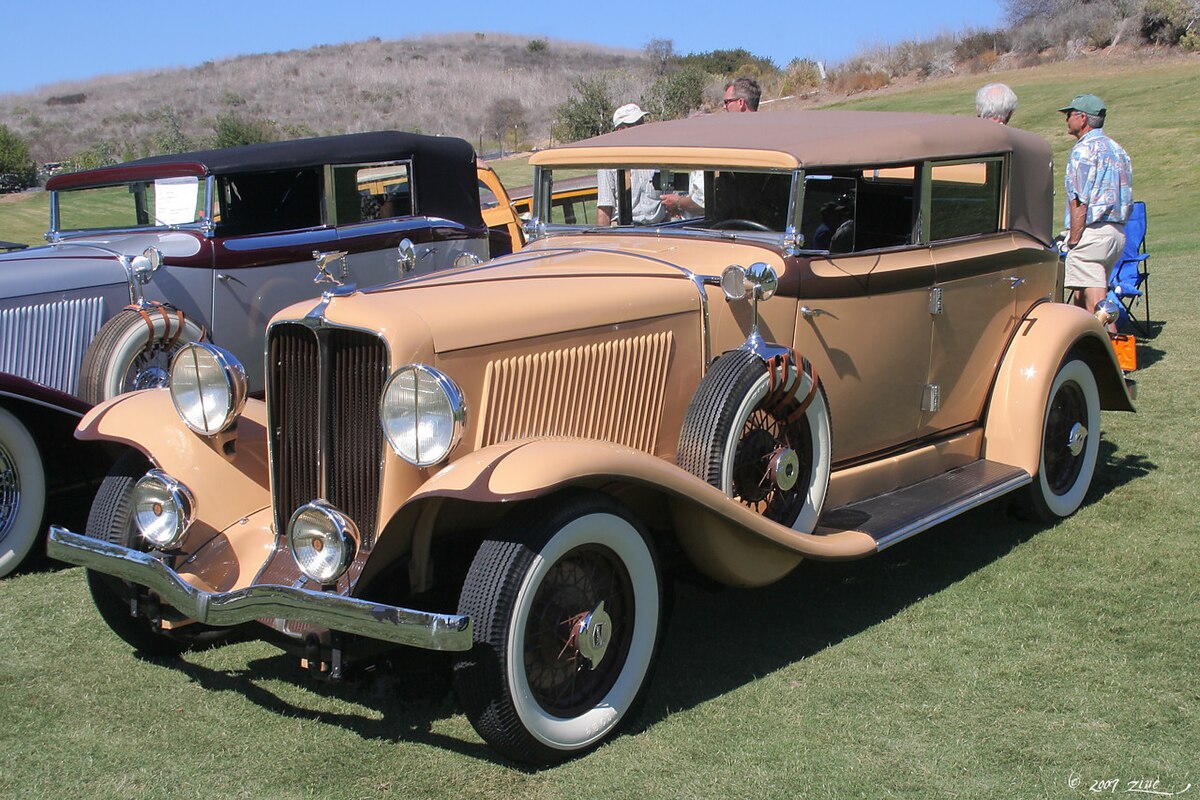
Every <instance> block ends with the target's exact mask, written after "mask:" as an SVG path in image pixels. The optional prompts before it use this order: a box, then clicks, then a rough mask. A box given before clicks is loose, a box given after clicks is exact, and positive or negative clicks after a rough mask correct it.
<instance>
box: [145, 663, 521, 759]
mask: <svg viewBox="0 0 1200 800" xmlns="http://www.w3.org/2000/svg"><path fill="white" fill-rule="evenodd" d="M146 660H148V661H152V662H153V663H156V664H159V665H161V666H165V667H170V668H172V669H175V670H177V671H179V672H181V673H183V674H184V675H186V676H188V677H189V678H191V679H192V680H194V681H195V682H196V683H197V684H199V685H200V686H202V687H203V688H204V689H205V690H206V691H213V692H234V693H236V694H238V695H239V696H242V697H245V698H246V699H247V700H249V701H250V702H252V703H254V704H255V705H257V706H259V707H260V708H262V709H264V710H266V711H270V712H272V713H275V714H279V715H280V716H283V717H287V718H289V719H301V720H307V721H310V722H317V723H321V724H323V725H331V726H334V727H337V728H341V729H343V730H347V731H351V732H352V733H354V734H355V735H357V736H359V737H361V738H362V739H377V740H385V741H390V742H396V743H399V742H413V743H417V744H427V745H431V746H435V747H438V748H439V749H443V750H448V751H452V752H456V753H460V754H462V755H466V756H471V757H473V758H477V759H480V760H485V761H493V762H496V763H506V762H504V761H503V759H501V758H500V757H499V756H497V755H496V754H495V752H493V751H492V750H491V749H490V748H488V747H487V746H486V745H484V744H482V743H479V742H474V741H464V740H462V739H457V738H453V737H449V736H444V735H441V734H438V733H435V732H434V731H433V730H432V726H433V723H434V722H435V721H437V720H440V719H445V718H448V717H451V716H454V715H455V714H456V713H458V709H457V708H456V707H455V704H454V698H453V694H452V692H451V691H450V681H449V675H450V672H449V663H450V662H449V658H448V657H446V656H443V655H440V654H435V653H424V652H418V653H416V654H415V657H414V658H413V659H410V663H406V664H403V665H401V666H398V667H396V668H395V669H393V670H392V671H390V672H386V673H385V672H382V671H369V672H365V673H363V674H362V675H360V676H358V677H356V678H355V679H353V680H349V681H346V682H337V683H330V682H327V681H322V680H318V679H314V678H312V677H311V676H310V675H308V673H307V672H305V671H304V670H303V669H301V668H300V667H299V664H298V660H297V659H295V658H293V657H291V656H288V655H286V654H283V653H279V654H278V655H271V656H266V657H263V658H256V659H254V660H251V661H248V662H247V663H246V665H245V667H243V668H239V669H233V670H217V669H211V668H209V667H206V666H203V665H201V664H197V663H195V662H192V661H189V660H186V659H174V660H157V659H151V658H146ZM276 681H278V682H283V683H288V684H292V685H293V686H297V687H301V688H303V689H304V690H305V691H307V692H310V693H312V694H315V695H319V696H321V697H331V698H335V699H337V700H339V701H342V702H345V703H350V704H354V705H359V706H365V707H367V708H370V709H372V712H375V713H355V712H353V711H350V710H347V711H337V712H333V711H325V710H320V709H317V708H313V707H309V706H305V705H302V704H298V703H296V702H293V701H290V700H287V699H285V698H284V697H282V696H281V695H280V694H279V693H277V692H275V691H272V689H271V688H270V686H269V684H271V683H272V682H276ZM376 714H378V716H376Z"/></svg>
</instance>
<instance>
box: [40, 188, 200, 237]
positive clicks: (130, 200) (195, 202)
mask: <svg viewBox="0 0 1200 800" xmlns="http://www.w3.org/2000/svg"><path fill="white" fill-rule="evenodd" d="M55 194H56V196H57V203H58V220H57V222H58V225H57V227H58V230H67V231H70V230H101V229H115V230H130V229H134V228H155V227H174V226H177V225H189V224H192V223H196V222H202V221H204V216H205V209H204V193H203V192H202V191H201V184H200V182H199V180H198V179H197V178H196V177H194V176H192V177H181V178H160V179H158V180H137V181H130V182H128V183H119V184H109V185H106V186H88V187H84V188H79V189H62V190H59V191H58V192H56V193H55Z"/></svg>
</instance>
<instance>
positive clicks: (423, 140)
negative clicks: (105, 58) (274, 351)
mask: <svg viewBox="0 0 1200 800" xmlns="http://www.w3.org/2000/svg"><path fill="white" fill-rule="evenodd" d="M46 188H47V189H48V190H49V192H50V227H49V231H48V232H47V233H46V240H47V242H48V244H47V245H45V246H42V247H31V248H28V249H23V250H16V251H12V252H7V253H0V376H2V377H3V378H4V382H3V384H0V576H4V575H7V574H8V573H10V572H11V571H12V570H13V569H15V568H16V567H17V565H18V564H20V563H21V562H22V560H23V559H24V557H25V556H26V554H27V553H28V552H29V551H30V549H31V548H32V546H33V544H34V543H35V541H36V540H37V537H38V535H39V533H40V532H41V531H42V530H44V524H43V523H44V521H45V520H44V517H45V509H46V507H47V498H51V502H53V498H54V496H55V495H56V494H57V493H59V492H61V491H64V490H66V489H68V488H71V487H75V486H78V485H79V484H80V476H79V475H76V474H71V475H67V474H65V473H64V472H63V471H62V470H59V469H57V468H54V469H51V467H52V466H54V465H56V464H57V463H58V462H59V460H60V458H61V459H64V460H65V461H68V462H70V461H71V460H72V456H71V455H70V453H72V452H75V450H74V448H75V447H77V445H75V444H74V442H73V441H72V439H71V437H70V432H71V430H72V429H73V427H74V424H75V422H76V421H77V417H76V416H73V413H74V408H75V402H76V401H75V398H78V399H79V400H82V401H84V407H86V405H88V404H91V403H95V402H98V401H99V400H102V399H105V398H107V397H111V396H113V395H116V394H119V393H121V392H125V391H129V390H132V389H140V388H148V387H155V386H161V385H163V384H164V382H165V380H166V376H167V368H168V366H169V361H170V357H171V355H172V354H173V353H174V352H175V351H177V350H178V349H179V348H180V347H182V346H183V345H184V344H186V343H188V342H190V341H196V340H200V339H207V340H210V341H212V342H213V343H215V344H217V345H219V346H221V347H224V348H225V349H227V350H229V351H231V352H233V353H234V354H235V355H236V356H237V357H238V359H239V360H240V361H241V362H242V363H243V364H244V365H245V369H246V373H247V378H248V383H249V387H250V390H251V391H252V392H253V391H256V390H259V389H261V388H262V381H263V378H262V375H263V332H264V330H265V329H266V323H267V320H269V319H270V318H271V316H272V315H273V314H274V313H275V312H276V311H278V310H279V309H281V308H283V307H285V306H288V305H290V304H292V303H294V302H296V301H299V300H304V299H306V298H310V297H317V296H318V295H320V294H322V293H326V292H332V293H338V292H343V291H348V290H349V289H350V287H353V286H357V287H359V288H362V287H365V286H370V285H375V284H381V283H386V282H390V281H395V280H398V279H401V278H404V277H407V276H409V275H413V274H419V273H425V272H429V271H432V270H435V269H441V268H444V267H449V266H452V265H454V264H463V263H478V262H480V261H482V260H484V259H486V258H487V257H488V255H489V243H488V229H487V227H486V226H485V224H484V222H483V219H482V217H481V213H480V207H479V189H478V184H477V177H476V166H475V153H474V150H473V149H472V147H471V145H470V144H468V143H467V142H465V141H462V140H461V139H453V138H449V137H433V136H421V135H417V134H411V133H401V132H397V131H378V132H373V133H356V134H347V135H343V136H328V137H321V138H314V139H302V140H297V141H289V142H271V143H265V144H255V145H247V146H243V147H233V148H225V149H220V150H208V151H201V152H194V153H182V154H178V155H168V156H155V157H153V158H146V159H141V160H138V161H131V162H128V163H125V164H118V165H115V166H111V167H104V168H101V169H95V170H88V171H86V172H76V173H71V174H64V175H56V176H54V177H52V178H51V179H50V180H49V181H48V182H47V185H46ZM17 379H20V380H17ZM35 385H36V387H37V388H36V389H35V388H31V387H34V386H35ZM64 449H65V450H64ZM64 452H65V453H66V455H60V454H61V453H64ZM103 471H104V470H103V469H101V470H100V474H103ZM83 483H84V485H86V481H83ZM60 507H61V506H60ZM55 521H58V519H57V518H56V519H55Z"/></svg>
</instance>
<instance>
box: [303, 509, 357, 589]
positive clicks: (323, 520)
mask: <svg viewBox="0 0 1200 800" xmlns="http://www.w3.org/2000/svg"><path fill="white" fill-rule="evenodd" d="M287 537H288V546H289V547H290V548H291V550H292V557H293V558H295V559H296V565H297V566H299V567H300V571H301V572H303V573H304V574H305V575H307V576H308V577H310V578H312V579H313V580H314V581H317V582H318V583H322V584H327V583H333V582H334V581H336V580H337V579H338V578H340V577H341V576H342V573H344V572H345V571H346V568H347V567H349V566H350V562H351V561H353V560H354V554H355V552H356V551H357V550H358V542H359V535H358V526H356V525H355V524H354V521H353V520H351V519H350V518H349V517H347V516H346V515H345V514H343V513H342V512H341V511H338V510H337V509H336V508H334V507H333V506H331V505H330V504H329V503H326V502H325V501H323V500H314V501H312V502H311V503H306V504H304V505H302V506H300V508H298V509H296V513H294V514H292V518H291V520H290V521H289V522H288V529H287Z"/></svg>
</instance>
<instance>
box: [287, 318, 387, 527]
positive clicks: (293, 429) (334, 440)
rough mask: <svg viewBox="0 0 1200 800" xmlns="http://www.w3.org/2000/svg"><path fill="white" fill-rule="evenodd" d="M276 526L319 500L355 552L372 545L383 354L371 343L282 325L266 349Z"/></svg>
mask: <svg viewBox="0 0 1200 800" xmlns="http://www.w3.org/2000/svg"><path fill="white" fill-rule="evenodd" d="M267 353H268V370H269V377H268V383H267V393H268V413H269V414H270V424H271V478H272V487H273V492H274V503H275V524H276V529H277V530H278V531H279V532H281V533H282V532H284V531H285V530H286V529H287V523H288V520H289V519H290V518H291V515H292V513H293V512H294V511H295V510H296V509H297V508H298V507H300V506H301V505H303V504H304V503H307V502H309V501H310V500H314V499H317V498H323V499H325V500H327V501H328V502H330V503H332V504H333V505H334V506H336V507H337V508H338V509H339V510H341V511H342V512H343V513H345V514H346V515H347V516H349V517H350V518H351V519H352V520H354V523H355V524H356V525H357V526H358V530H359V532H360V533H361V534H362V546H363V548H364V549H368V548H370V547H371V545H372V544H373V543H374V541H375V536H376V534H377V531H376V525H377V519H378V509H379V486H380V480H381V470H382V464H383V447H384V440H383V431H382V430H381V429H380V427H379V398H380V396H381V395H382V393H383V384H384V381H386V380H387V376H388V357H387V348H386V347H385V346H384V344H383V342H382V341H381V340H380V339H379V338H378V337H376V336H374V335H372V334H368V333H363V332H360V331H352V330H345V329H340V328H313V327H309V326H306V325H301V324H281V325H275V326H274V327H272V328H271V333H270V338H269V342H268V346H267Z"/></svg>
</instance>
